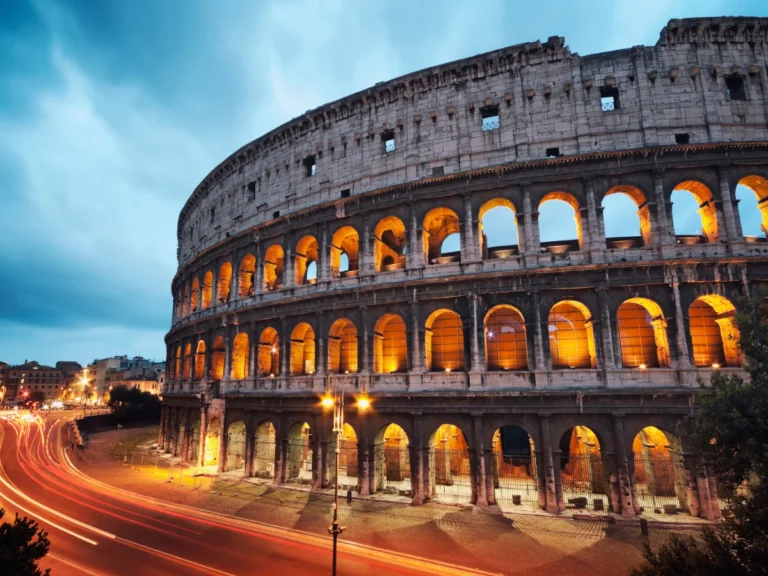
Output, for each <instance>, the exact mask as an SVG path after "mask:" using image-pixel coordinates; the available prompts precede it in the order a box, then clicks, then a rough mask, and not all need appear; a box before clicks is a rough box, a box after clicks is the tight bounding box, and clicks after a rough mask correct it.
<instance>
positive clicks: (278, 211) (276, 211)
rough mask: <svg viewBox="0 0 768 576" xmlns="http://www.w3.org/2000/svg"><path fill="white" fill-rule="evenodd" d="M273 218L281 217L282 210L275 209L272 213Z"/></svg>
mask: <svg viewBox="0 0 768 576" xmlns="http://www.w3.org/2000/svg"><path fill="white" fill-rule="evenodd" d="M272 218H280V210H275V211H274V212H273V213H272Z"/></svg>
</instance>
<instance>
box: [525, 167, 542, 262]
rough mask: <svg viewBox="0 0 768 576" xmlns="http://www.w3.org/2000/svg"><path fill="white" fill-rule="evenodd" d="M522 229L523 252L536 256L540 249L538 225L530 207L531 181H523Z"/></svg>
mask: <svg viewBox="0 0 768 576" xmlns="http://www.w3.org/2000/svg"><path fill="white" fill-rule="evenodd" d="M521 186H522V188H523V222H524V225H523V231H524V233H525V252H524V254H530V255H532V256H538V254H539V252H540V251H541V241H540V239H539V227H538V222H537V220H536V218H535V215H534V212H533V208H532V207H531V183H530V182H523V183H522V184H521Z"/></svg>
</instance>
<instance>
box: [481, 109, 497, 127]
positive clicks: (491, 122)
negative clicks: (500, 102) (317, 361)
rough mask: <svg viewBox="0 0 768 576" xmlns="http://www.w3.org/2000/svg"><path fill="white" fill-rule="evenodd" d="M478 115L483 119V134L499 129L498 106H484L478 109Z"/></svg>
mask: <svg viewBox="0 0 768 576" xmlns="http://www.w3.org/2000/svg"><path fill="white" fill-rule="evenodd" d="M480 114H481V116H482V118H483V132H489V131H490V130H498V129H499V107H498V106H486V107H485V108H481V109H480Z"/></svg>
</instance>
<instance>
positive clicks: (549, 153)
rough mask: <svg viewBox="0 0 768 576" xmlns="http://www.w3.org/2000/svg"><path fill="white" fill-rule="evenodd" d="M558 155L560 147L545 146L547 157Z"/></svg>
mask: <svg viewBox="0 0 768 576" xmlns="http://www.w3.org/2000/svg"><path fill="white" fill-rule="evenodd" d="M558 156H560V148H547V158H557V157H558Z"/></svg>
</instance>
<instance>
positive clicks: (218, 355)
mask: <svg viewBox="0 0 768 576" xmlns="http://www.w3.org/2000/svg"><path fill="white" fill-rule="evenodd" d="M226 353H227V350H226V344H225V343H224V336H216V338H214V339H213V344H212V345H211V368H210V372H211V380H222V379H223V378H224V358H225V356H226Z"/></svg>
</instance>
